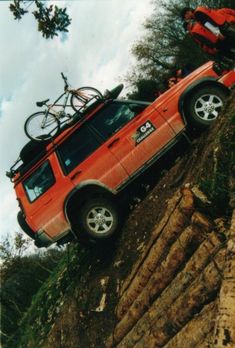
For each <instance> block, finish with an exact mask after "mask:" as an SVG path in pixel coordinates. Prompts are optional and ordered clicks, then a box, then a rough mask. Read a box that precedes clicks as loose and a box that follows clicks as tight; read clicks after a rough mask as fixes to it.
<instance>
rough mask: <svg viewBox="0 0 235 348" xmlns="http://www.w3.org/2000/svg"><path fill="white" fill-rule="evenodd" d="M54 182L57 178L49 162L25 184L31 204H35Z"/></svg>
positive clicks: (36, 171)
mask: <svg viewBox="0 0 235 348" xmlns="http://www.w3.org/2000/svg"><path fill="white" fill-rule="evenodd" d="M54 182H55V178H54V175H53V172H52V169H51V166H50V163H49V161H47V162H45V163H43V164H42V165H41V166H40V167H39V168H38V169H37V170H35V172H33V174H31V175H30V177H29V178H28V179H26V180H25V181H24V182H23V186H24V188H25V191H26V193H27V196H28V198H29V200H30V202H33V201H35V200H36V199H37V198H38V197H39V196H41V195H42V194H43V193H44V192H46V191H47V190H48V189H49V188H50V187H51V186H52V185H53V184H54Z"/></svg>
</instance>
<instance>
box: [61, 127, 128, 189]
mask: <svg viewBox="0 0 235 348" xmlns="http://www.w3.org/2000/svg"><path fill="white" fill-rule="evenodd" d="M57 154H58V156H59V158H60V163H61V165H62V168H63V172H64V175H66V176H68V177H69V178H70V180H71V182H72V183H73V185H74V186H77V185H81V183H84V182H92V181H93V182H95V181H97V184H103V185H104V186H106V187H107V188H109V189H113V190H115V189H116V187H117V186H119V185H120V184H121V183H122V182H123V181H125V180H126V179H127V177H128V174H127V172H126V170H125V169H124V168H123V166H122V165H121V164H120V162H119V161H118V159H117V158H116V157H115V156H114V154H113V153H112V152H111V151H110V150H109V148H107V147H104V146H103V144H102V140H101V139H100V138H99V136H98V135H97V134H95V133H94V132H93V131H92V130H91V129H90V127H89V122H87V123H86V124H83V125H82V127H79V128H78V129H76V130H75V131H74V132H73V133H72V134H71V135H70V136H69V137H68V138H67V139H66V140H65V141H64V142H63V143H62V144H61V145H60V146H59V147H58V149H57Z"/></svg>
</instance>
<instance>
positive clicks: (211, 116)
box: [194, 94, 223, 121]
mask: <svg viewBox="0 0 235 348" xmlns="http://www.w3.org/2000/svg"><path fill="white" fill-rule="evenodd" d="M222 107H223V101H222V99H221V98H220V97H218V96H217V95H214V94H204V95H202V96H201V97H200V98H198V99H197V101H196V103H195V107H194V110H195V113H196V115H197V116H198V117H199V118H200V119H202V120H204V121H214V120H215V119H216V118H217V117H218V115H219V112H220V111H221V109H222Z"/></svg>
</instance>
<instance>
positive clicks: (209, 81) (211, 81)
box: [178, 77, 229, 125]
mask: <svg viewBox="0 0 235 348" xmlns="http://www.w3.org/2000/svg"><path fill="white" fill-rule="evenodd" d="M206 85H209V86H215V87H216V86H217V87H219V88H221V89H222V90H223V91H225V92H226V93H227V94H229V89H228V88H227V87H226V86H224V85H223V84H222V83H221V82H219V81H218V78H216V77H203V78H202V79H200V80H197V81H195V82H193V83H191V84H190V85H189V86H187V88H186V89H185V90H184V92H183V93H182V94H181V96H180V98H179V101H178V110H179V113H180V114H181V116H182V117H183V120H184V122H185V124H186V125H187V117H186V114H185V103H186V101H187V98H188V97H190V95H191V94H192V93H193V91H195V90H197V89H199V88H200V87H205V86H206Z"/></svg>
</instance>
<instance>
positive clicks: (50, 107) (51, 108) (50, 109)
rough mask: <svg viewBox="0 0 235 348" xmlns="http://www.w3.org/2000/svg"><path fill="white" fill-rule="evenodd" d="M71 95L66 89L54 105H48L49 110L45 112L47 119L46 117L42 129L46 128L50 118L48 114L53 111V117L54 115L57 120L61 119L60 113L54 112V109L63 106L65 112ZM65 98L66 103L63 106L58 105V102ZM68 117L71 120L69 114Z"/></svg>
mask: <svg viewBox="0 0 235 348" xmlns="http://www.w3.org/2000/svg"><path fill="white" fill-rule="evenodd" d="M69 94H70V92H69V90H68V89H66V90H65V92H64V93H62V94H61V95H60V96H59V97H58V98H57V99H56V100H55V101H54V102H53V104H50V105H47V104H46V106H47V109H46V110H45V117H44V119H43V122H42V128H44V127H45V126H46V121H47V116H48V113H49V112H51V111H52V112H53V115H54V116H55V117H56V118H57V119H59V118H60V117H59V112H57V111H55V110H53V107H54V106H62V110H63V111H64V110H65V108H66V106H67V103H68V98H69ZM63 96H65V100H64V103H63V104H58V101H59V100H60V99H61V98H63ZM66 115H67V116H68V118H69V115H68V114H66Z"/></svg>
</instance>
